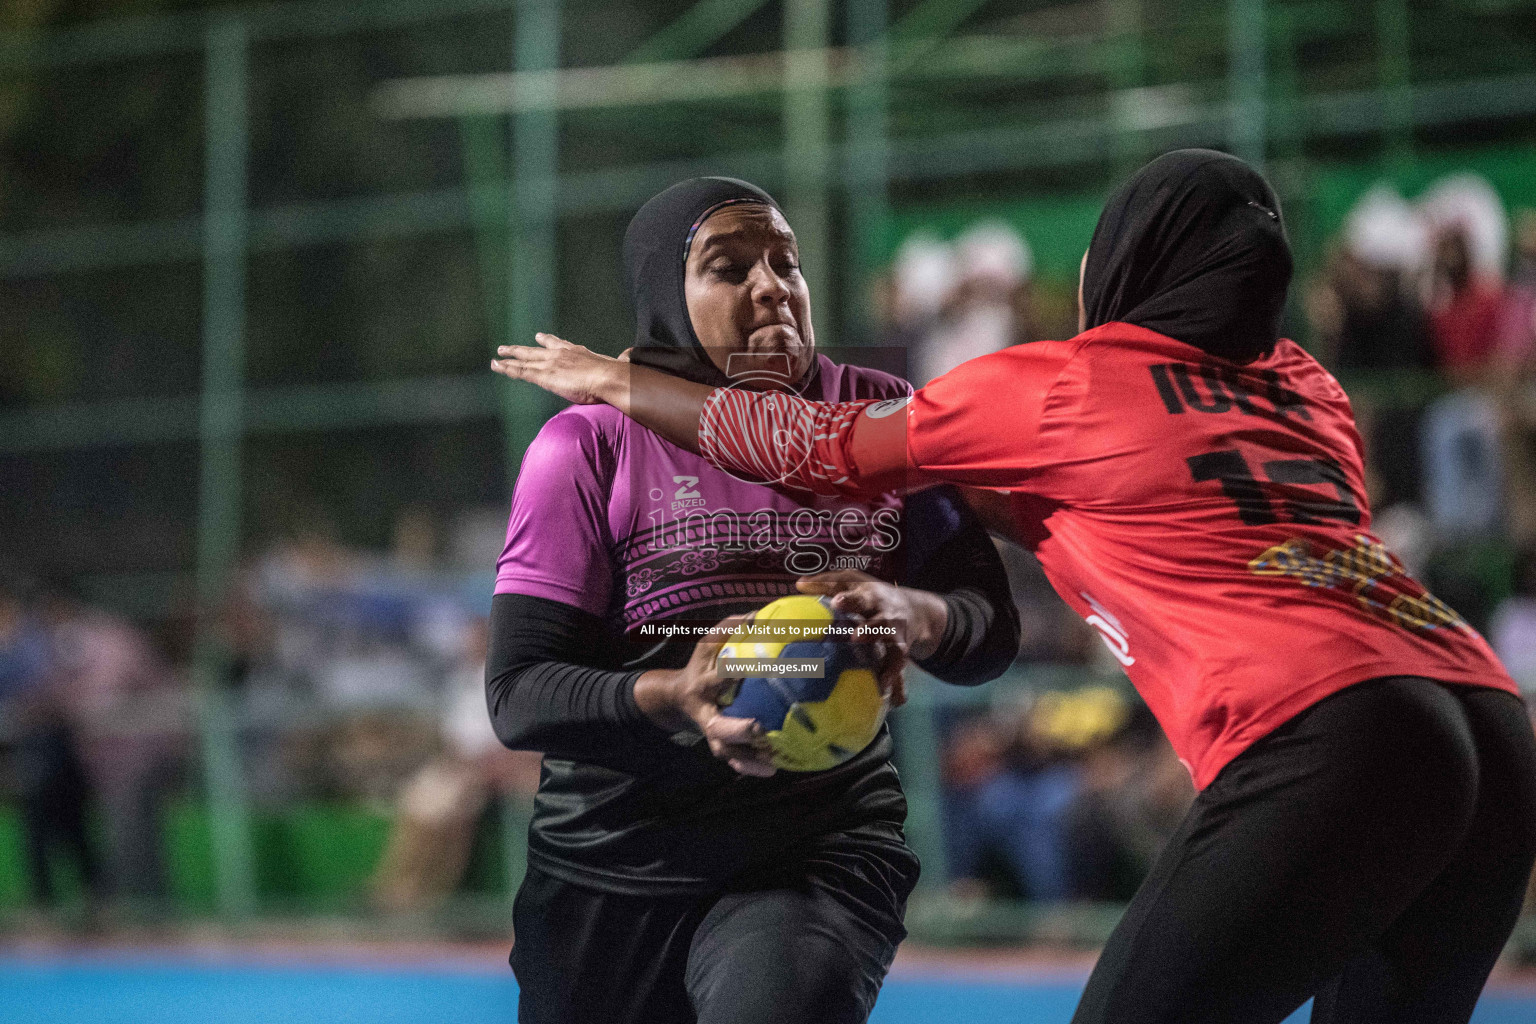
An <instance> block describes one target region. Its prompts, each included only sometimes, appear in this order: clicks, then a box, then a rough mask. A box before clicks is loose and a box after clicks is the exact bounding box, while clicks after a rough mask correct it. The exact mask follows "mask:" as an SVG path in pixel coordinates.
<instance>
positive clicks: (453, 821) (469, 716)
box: [374, 618, 542, 912]
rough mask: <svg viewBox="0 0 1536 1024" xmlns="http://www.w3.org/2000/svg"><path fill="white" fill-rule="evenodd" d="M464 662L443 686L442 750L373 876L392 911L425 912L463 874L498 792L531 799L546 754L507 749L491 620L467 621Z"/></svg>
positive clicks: (407, 788) (419, 777)
mask: <svg viewBox="0 0 1536 1024" xmlns="http://www.w3.org/2000/svg"><path fill="white" fill-rule="evenodd" d="M460 635H461V646H460V651H459V657H458V661H457V664H456V665H455V666H454V668H453V671H452V672H451V674H450V675H449V677H448V680H447V683H446V685H445V687H444V693H443V705H442V707H443V710H442V716H441V729H442V744H443V749H442V753H440V754H439V755H438V756H437V757H435V758H433V759H432V760H431V761H429V762H428V763H427V764H426V765H425V766H423V767H422V768H421V770H420V771H418V772H417V773H416V774H415V775H414V776H413V777H412V778H411V779H410V780H409V781H408V782H406V784H405V785H404V786H403V787H402V788H401V791H400V797H399V801H398V807H397V810H396V815H395V823H394V828H393V829H392V831H391V832H390V838H389V843H388V845H387V846H386V848H385V851H384V856H383V858H382V859H381V860H380V862H379V866H378V870H377V872H376V873H375V875H374V901H375V903H376V904H377V905H378V906H379V907H380V908H381V909H385V910H389V911H392V912H404V911H424V910H429V909H431V908H432V907H434V906H436V905H437V904H439V903H440V902H441V901H442V900H443V899H444V898H446V897H447V896H448V895H449V894H451V893H452V892H453V890H454V888H455V887H456V886H457V885H458V884H459V882H460V881H461V880H462V878H463V876H464V871H465V868H466V867H467V866H468V864H469V860H470V853H471V851H472V849H473V847H474V840H475V835H476V833H477V831H478V830H479V828H480V825H481V823H482V821H483V820H484V818H485V812H486V811H487V809H488V808H489V807H490V806H491V800H492V797H493V796H494V795H495V794H496V793H498V792H502V793H515V794H520V795H522V797H523V798H524V799H527V798H531V796H532V794H533V792H534V790H536V789H537V788H538V783H539V765H540V763H541V761H542V757H541V756H540V755H539V754H537V753H535V752H531V751H514V750H507V749H506V748H505V747H503V746H502V745H501V742H500V741H499V740H497V738H496V733H495V731H494V730H493V729H492V728H491V720H490V715H489V714H488V713H487V711H486V707H485V648H486V621H485V619H484V618H475V619H474V620H472V621H471V622H469V623H467V624H463V628H462V629H461V632H460Z"/></svg>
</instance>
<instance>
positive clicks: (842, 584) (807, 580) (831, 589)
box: [795, 569, 874, 594]
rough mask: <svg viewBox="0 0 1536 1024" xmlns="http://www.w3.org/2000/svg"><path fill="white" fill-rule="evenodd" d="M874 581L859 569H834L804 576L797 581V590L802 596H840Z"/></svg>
mask: <svg viewBox="0 0 1536 1024" xmlns="http://www.w3.org/2000/svg"><path fill="white" fill-rule="evenodd" d="M873 579H874V577H873V576H871V575H869V574H868V573H863V572H859V571H858V570H857V569H834V570H832V571H831V572H819V573H817V574H816V575H814V576H802V577H800V578H799V579H798V580H796V581H795V588H796V589H797V590H799V591H800V592H801V593H802V594H839V593H842V592H843V591H845V590H847V589H849V588H850V587H854V586H857V585H858V584H860V583H868V582H870V581H872V580H873Z"/></svg>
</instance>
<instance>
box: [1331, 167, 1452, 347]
mask: <svg viewBox="0 0 1536 1024" xmlns="http://www.w3.org/2000/svg"><path fill="white" fill-rule="evenodd" d="M1426 245H1427V242H1426V238H1425V234H1424V227H1423V224H1422V222H1421V221H1420V219H1419V218H1418V216H1417V215H1416V214H1415V213H1414V212H1413V210H1412V208H1411V207H1409V205H1408V203H1407V202H1406V201H1404V200H1403V198H1402V197H1401V196H1399V195H1398V194H1397V192H1396V191H1395V190H1393V189H1391V188H1389V187H1386V186H1377V187H1376V188H1373V189H1372V190H1371V191H1370V192H1368V193H1366V195H1365V196H1364V198H1362V199H1361V200H1360V202H1359V203H1358V204H1357V205H1356V206H1355V208H1354V209H1353V210H1352V211H1351V212H1350V215H1349V218H1348V220H1347V221H1346V223H1345V232H1344V242H1343V244H1342V245H1340V246H1336V247H1335V249H1334V251H1333V253H1332V254H1331V255H1330V257H1329V259H1328V265H1327V266H1328V269H1327V272H1326V274H1325V276H1324V278H1323V280H1322V281H1321V282H1320V283H1319V284H1317V285H1315V286H1314V287H1313V288H1311V289H1310V290H1309V291H1308V292H1307V312H1308V315H1309V317H1310V319H1311V321H1312V327H1313V330H1315V331H1316V332H1317V334H1318V336H1319V338H1320V340H1321V341H1322V342H1323V344H1324V346H1325V349H1326V351H1325V356H1326V358H1328V359H1329V360H1330V361H1331V362H1332V363H1333V364H1334V365H1336V366H1338V367H1339V368H1341V369H1362V370H1379V369H1397V368H1408V369H1423V368H1427V367H1428V366H1429V365H1430V349H1429V333H1428V325H1427V322H1426V320H1425V317H1424V312H1423V309H1422V308H1421V307H1420V305H1419V302H1418V299H1417V296H1415V295H1414V294H1413V291H1412V289H1411V288H1410V287H1409V281H1410V279H1411V276H1412V274H1413V273H1414V272H1415V270H1416V269H1417V268H1418V267H1419V266H1421V265H1422V263H1423V261H1424V255H1425V248H1426Z"/></svg>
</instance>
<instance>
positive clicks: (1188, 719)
mask: <svg viewBox="0 0 1536 1024" xmlns="http://www.w3.org/2000/svg"><path fill="white" fill-rule="evenodd" d="M716 395H717V396H720V397H721V398H729V399H730V400H731V401H734V402H736V403H737V404H736V405H735V406H734V407H732V406H731V405H730V404H729V403H728V402H721V403H714V401H713V399H712V400H711V404H712V405H716V404H717V405H719V408H718V409H714V410H711V409H710V408H709V407H708V406H707V407H706V415H705V417H704V420H703V421H701V424H700V442H701V446H702V448H703V450H704V452H705V454H706V455H707V456H709V457H710V458H711V459H712V461H716V460H724V461H725V462H726V463H730V464H733V465H736V466H738V467H741V466H745V465H750V460H748V459H745V458H743V457H741V456H740V455H739V454H737V453H739V452H740V450H741V449H740V445H741V443H742V442H740V440H739V439H740V438H741V437H742V436H743V433H742V427H743V425H744V424H746V423H747V422H748V421H749V420H750V418H751V417H752V416H753V415H754V412H753V407H752V406H751V405H750V403H751V402H754V401H755V402H756V403H757V405H756V408H759V409H768V408H769V405H770V400H767V399H761V398H759V399H748V398H745V397H740V393H735V394H734V395H732V394H730V393H726V392H717V393H716ZM773 401H778V400H773ZM900 403H901V400H896V401H892V402H885V403H881V404H880V405H876V406H868V405H866V406H864V407H862V408H859V409H854V408H852V407H849V406H843V407H839V406H827V405H820V406H819V408H820V410H822V411H821V412H820V413H818V414H817V418H816V419H815V423H814V427H813V428H812V429H810V430H802V431H801V433H802V434H804V435H805V436H807V437H809V438H813V439H814V440H813V442H812V445H813V448H812V450H809V451H805V452H797V453H795V454H794V455H793V459H798V460H799V463H798V465H797V466H796V467H795V468H794V470H793V472H792V473H785V472H780V473H778V474H774V473H767V474H763V473H761V470H755V471H757V472H759V473H760V475H768V476H774V475H778V476H779V478H780V479H788V480H789V482H791V483H793V482H795V481H799V482H800V483H801V484H802V485H803V486H807V487H811V488H813V489H816V490H822V489H824V487H830V488H832V489H836V490H859V489H864V488H867V487H868V486H869V484H870V482H871V481H879V482H880V483H881V484H882V485H890V484H891V483H893V482H894V478H893V471H899V470H900V469H901V467H900V466H898V465H895V464H894V463H895V462H897V461H899V460H900V459H901V454H900V450H901V441H900V438H899V436H898V435H897V432H898V431H899V430H900V426H899V425H900V424H901V421H902V420H903V419H905V449H906V458H905V462H906V471H907V472H908V473H910V474H911V475H912V479H913V480H928V479H942V480H949V481H953V482H956V483H966V484H972V485H976V486H980V487H987V488H994V489H1002V490H1006V491H1007V492H1008V501H1009V504H1010V507H1011V513H1012V517H1011V518H1012V520H1013V522H1014V524H1015V527H1016V533H1017V536H1018V538H1019V539H1020V540H1021V541H1022V542H1023V543H1025V544H1027V545H1028V546H1029V547H1030V548H1031V549H1032V550H1033V551H1034V552H1035V554H1036V555H1037V556H1038V557H1039V559H1040V563H1041V565H1042V566H1044V568H1045V571H1046V574H1047V575H1048V576H1049V577H1050V580H1051V583H1052V584H1053V585H1054V586H1055V588H1056V591H1057V593H1059V594H1060V595H1061V596H1062V597H1063V598H1064V599H1065V600H1066V601H1067V603H1068V604H1070V605H1071V606H1072V607H1073V608H1074V609H1075V610H1076V611H1077V612H1078V613H1079V614H1081V615H1082V616H1083V617H1084V619H1085V620H1087V622H1088V623H1089V624H1090V625H1092V626H1094V627H1096V628H1097V629H1098V630H1099V632H1100V633H1101V634H1102V635H1103V638H1104V642H1105V644H1107V645H1108V647H1109V649H1110V651H1111V652H1112V653H1113V654H1114V656H1115V657H1116V659H1118V660H1119V662H1120V663H1121V664H1122V665H1124V666H1125V671H1126V674H1127V675H1128V676H1129V677H1130V679H1131V681H1132V682H1133V683H1134V684H1135V686H1136V688H1137V690H1138V691H1140V693H1141V695H1142V697H1143V698H1145V700H1146V702H1147V704H1148V705H1149V706H1150V707H1151V709H1152V711H1153V713H1154V714H1156V716H1157V718H1158V721H1159V722H1161V723H1162V726H1163V729H1164V730H1165V731H1166V732H1167V734H1168V738H1169V740H1170V741H1171V742H1172V743H1173V747H1174V749H1175V750H1176V751H1177V752H1178V754H1179V757H1180V758H1181V759H1182V760H1183V761H1184V763H1185V765H1186V767H1188V768H1189V771H1190V774H1191V776H1192V777H1193V778H1194V781H1195V785H1196V786H1198V787H1202V788H1203V787H1204V786H1206V785H1207V784H1209V783H1210V781H1211V780H1212V779H1214V778H1215V777H1216V774H1217V773H1218V772H1219V771H1220V770H1221V768H1222V767H1223V766H1224V765H1225V764H1226V763H1227V762H1228V761H1230V760H1231V759H1232V758H1234V757H1236V756H1237V755H1238V754H1240V753H1241V752H1242V751H1243V750H1245V749H1247V747H1248V746H1249V745H1250V744H1252V743H1253V742H1255V741H1256V740H1258V739H1260V738H1261V737H1263V736H1264V735H1266V734H1267V733H1269V732H1270V731H1271V730H1273V729H1275V728H1276V727H1277V726H1279V725H1281V724H1282V723H1284V722H1285V721H1286V720H1287V719H1289V718H1291V717H1292V716H1294V715H1295V714H1297V713H1298V712H1300V711H1302V710H1303V709H1305V708H1307V707H1309V706H1310V705H1312V704H1314V703H1316V702H1317V701H1319V700H1321V699H1322V698H1324V697H1326V696H1328V695H1329V694H1331V693H1334V692H1336V691H1338V690H1341V689H1343V688H1344V687H1346V686H1350V685H1352V684H1354V683H1358V682H1363V681H1364V680H1367V679H1371V678H1374V677H1377V676H1390V675H1421V676H1428V677H1430V678H1433V679H1439V680H1443V681H1445V682H1451V683H1467V684H1474V685H1481V686H1490V687H1495V688H1499V689H1504V690H1509V691H1511V692H1517V691H1516V688H1515V685H1514V683H1513V682H1511V680H1510V678H1509V676H1508V675H1507V674H1506V673H1505V671H1504V669H1503V667H1502V666H1501V665H1500V664H1499V662H1498V659H1497V658H1496V657H1495V656H1494V654H1493V652H1492V650H1491V649H1490V648H1489V647H1488V644H1487V643H1486V642H1485V641H1484V640H1483V638H1482V637H1481V636H1479V635H1478V634H1477V632H1476V631H1474V630H1473V629H1472V628H1471V627H1470V626H1468V625H1467V624H1466V622H1464V621H1463V620H1462V619H1461V617H1460V616H1458V615H1457V614H1456V613H1455V612H1454V611H1452V610H1451V609H1450V608H1449V607H1447V606H1446V605H1445V604H1444V603H1442V602H1441V601H1439V600H1437V599H1436V598H1435V597H1434V596H1433V595H1431V594H1429V593H1428V592H1426V591H1425V589H1424V587H1423V586H1421V585H1420V584H1419V583H1418V582H1417V581H1416V580H1414V579H1413V578H1412V577H1410V576H1409V575H1408V574H1407V573H1406V572H1405V571H1404V569H1403V567H1402V564H1401V563H1400V562H1399V561H1398V560H1397V559H1396V558H1395V557H1394V556H1393V555H1392V554H1391V553H1390V552H1389V551H1387V549H1386V548H1385V547H1384V546H1383V545H1382V543H1381V542H1380V541H1379V540H1378V539H1377V538H1376V537H1375V536H1373V535H1372V534H1371V532H1370V510H1369V507H1368V505H1367V502H1366V495H1365V481H1364V468H1363V465H1362V456H1361V447H1360V437H1359V434H1358V433H1357V432H1356V430H1355V425H1354V416H1353V413H1352V412H1351V410H1350V406H1349V400H1348V399H1347V398H1346V397H1345V395H1344V392H1343V390H1342V389H1341V388H1340V387H1339V385H1338V382H1337V381H1335V380H1334V379H1333V377H1332V376H1331V375H1330V374H1329V373H1328V372H1327V371H1326V370H1324V369H1323V368H1322V367H1321V366H1320V365H1318V363H1317V361H1316V360H1314V359H1313V358H1312V357H1311V356H1309V355H1308V354H1307V353H1306V352H1305V351H1303V350H1302V349H1301V347H1300V346H1298V345H1296V344H1295V343H1293V342H1290V341H1281V342H1280V344H1279V345H1278V346H1277V347H1276V348H1275V350H1274V352H1273V354H1272V355H1270V356H1269V357H1267V358H1264V359H1261V360H1259V361H1257V362H1253V363H1250V364H1246V365H1242V366H1239V365H1236V364H1233V363H1229V362H1225V361H1221V360H1216V359H1213V358H1211V357H1210V356H1207V355H1206V354H1205V353H1203V352H1202V351H1200V350H1199V349H1197V348H1194V347H1192V346H1190V345H1186V344H1183V343H1182V342H1178V341H1175V340H1173V339H1171V338H1168V337H1165V336H1163V335H1160V334H1157V333H1155V332H1153V331H1149V330H1146V329H1144V328H1140V327H1135V326H1131V325H1128V324H1120V323H1111V324H1105V325H1104V326H1102V327H1098V328H1095V329H1093V330H1091V331H1088V332H1086V333H1084V334H1081V335H1079V336H1078V337H1076V338H1074V339H1072V340H1070V341H1062V342H1057V341H1046V342H1036V343H1033V344H1029V345H1019V346H1016V347H1014V348H1009V349H1005V350H1003V351H1001V352H997V353H994V354H992V355H988V356H983V357H981V358H979V359H973V360H971V361H970V362H967V363H965V364H963V365H961V366H960V367H958V368H957V369H955V370H953V371H952V372H950V373H948V374H946V375H944V376H942V377H940V378H938V379H937V380H935V381H933V382H931V383H930V384H929V385H928V386H927V387H925V388H923V389H921V390H920V391H918V392H917V393H916V394H915V395H914V396H913V397H912V399H911V401H910V403H909V404H908V405H907V406H906V409H905V412H906V415H905V417H901V416H896V415H893V413H895V412H896V411H897V409H898V406H899V405H900ZM780 404H782V403H780ZM712 414H713V415H712ZM733 417H734V419H733ZM779 436H781V437H782V436H787V435H786V432H785V431H784V430H782V429H781V430H779ZM746 454H747V455H751V454H753V453H752V452H747V453H746ZM765 454H766V452H765V450H763V449H758V450H757V451H756V455H757V456H758V461H759V463H761V461H762V457H763V456H764V455H765ZM717 464H720V461H717ZM783 468H785V469H787V468H788V467H787V466H786V467H783Z"/></svg>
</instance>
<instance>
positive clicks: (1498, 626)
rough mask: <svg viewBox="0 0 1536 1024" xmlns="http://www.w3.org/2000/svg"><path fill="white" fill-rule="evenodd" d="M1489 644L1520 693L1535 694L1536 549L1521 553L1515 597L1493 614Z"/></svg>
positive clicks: (1502, 604)
mask: <svg viewBox="0 0 1536 1024" xmlns="http://www.w3.org/2000/svg"><path fill="white" fill-rule="evenodd" d="M1488 642H1489V643H1491V644H1492V645H1493V650H1494V653H1496V654H1497V655H1498V656H1499V660H1501V661H1502V662H1504V667H1505V668H1507V669H1509V674H1510V675H1511V676H1512V677H1514V680H1515V682H1516V683H1518V684H1519V686H1520V689H1521V691H1522V692H1524V693H1525V694H1526V695H1527V696H1529V695H1531V694H1533V693H1536V548H1527V549H1525V550H1524V551H1523V552H1522V553H1521V555H1520V558H1519V560H1518V561H1517V563H1516V566H1515V587H1514V593H1513V594H1511V595H1510V596H1509V597H1507V598H1505V599H1504V601H1503V602H1502V603H1500V605H1499V607H1498V609H1497V610H1496V611H1495V612H1494V614H1493V621H1492V622H1491V623H1490V625H1489V628H1488Z"/></svg>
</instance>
